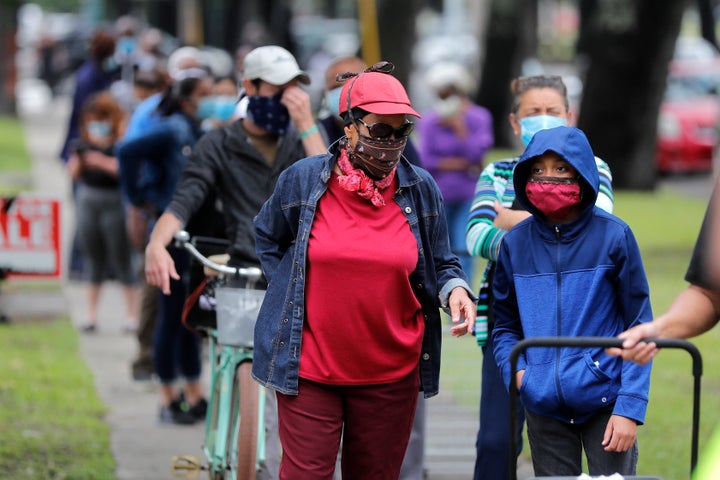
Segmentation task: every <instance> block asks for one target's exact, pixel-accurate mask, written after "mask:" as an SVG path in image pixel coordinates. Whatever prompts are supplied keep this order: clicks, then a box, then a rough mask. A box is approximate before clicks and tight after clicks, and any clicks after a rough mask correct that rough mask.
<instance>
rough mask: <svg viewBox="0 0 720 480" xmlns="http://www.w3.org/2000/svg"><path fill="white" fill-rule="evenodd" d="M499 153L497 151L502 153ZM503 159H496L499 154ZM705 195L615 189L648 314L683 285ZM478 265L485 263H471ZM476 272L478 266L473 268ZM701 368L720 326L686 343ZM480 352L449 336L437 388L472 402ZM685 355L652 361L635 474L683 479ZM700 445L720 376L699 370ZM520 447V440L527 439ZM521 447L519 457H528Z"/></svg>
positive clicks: (713, 419) (686, 462) (711, 358)
mask: <svg viewBox="0 0 720 480" xmlns="http://www.w3.org/2000/svg"><path fill="white" fill-rule="evenodd" d="M503 155H504V154H503ZM499 158H502V157H499ZM706 204H707V203H706V200H703V199H691V198H686V197H683V196H679V195H677V194H675V193H673V192H670V191H666V190H659V191H658V192H655V193H648V192H616V196H615V214H616V215H618V216H619V217H620V218H622V219H623V220H625V221H626V222H627V223H628V224H629V225H630V227H631V228H632V230H633V232H634V234H635V236H636V238H637V240H638V243H639V245H640V250H641V253H642V257H643V263H644V266H645V270H646V273H647V276H648V282H649V284H650V294H651V302H652V307H653V312H654V313H655V314H656V315H658V314H660V313H662V312H664V311H665V310H666V309H667V307H668V306H669V305H670V302H671V301H672V300H673V299H674V297H675V295H677V293H678V292H680V291H681V290H682V289H683V288H685V287H686V286H687V283H686V282H685V281H684V280H683V277H684V274H685V270H686V268H687V264H688V261H689V260H690V254H691V252H692V246H693V245H694V243H695V239H696V237H697V234H698V230H699V228H700V223H701V221H702V216H703V214H704V211H705V206H706ZM477 267H478V269H482V268H483V267H484V262H483V261H479V262H478V263H477ZM479 271H480V270H479ZM691 341H692V342H693V343H695V344H696V345H697V346H698V348H699V349H700V351H701V353H702V355H703V362H704V364H705V365H706V366H711V365H716V364H718V362H720V329H719V328H716V329H714V330H712V331H710V332H708V333H706V334H704V335H702V336H700V337H697V338H695V339H692V340H691ZM481 361H482V352H481V351H480V349H479V348H478V347H477V346H476V345H475V340H474V339H473V338H469V337H467V338H461V339H456V338H453V337H450V336H449V335H448V336H447V338H445V339H444V342H443V360H442V365H443V369H442V373H441V388H443V389H444V390H445V389H449V390H450V391H451V392H452V393H453V395H454V396H455V398H456V399H457V401H458V402H459V403H461V404H463V405H468V406H473V407H477V406H478V405H479V391H480V390H479V389H480V365H481ZM690 365H691V362H690V357H689V355H688V354H687V353H686V352H684V351H674V350H668V351H664V352H662V354H661V355H659V356H658V358H657V359H656V360H655V364H654V368H653V374H652V381H651V389H650V403H649V406H648V413H647V419H646V424H645V425H644V426H642V427H640V428H639V434H638V437H639V445H640V460H639V464H638V473H639V474H645V475H658V476H660V477H662V478H668V479H683V478H689V469H690V438H691V433H690V431H691V425H692V423H691V420H692V416H691V412H692V374H691V368H690ZM702 390H703V391H702V400H701V405H702V410H701V416H700V420H701V428H700V449H701V451H702V447H703V446H704V445H705V443H706V442H707V440H708V438H709V436H710V433H711V432H712V430H713V428H715V426H716V425H718V424H719V422H720V412H718V410H717V408H715V406H716V405H717V400H716V399H717V396H718V394H719V393H720V374H718V373H716V372H715V370H714V369H712V368H706V369H705V372H704V376H703V380H702ZM526 445H527V443H526ZM527 454H528V451H527V449H526V450H525V451H524V452H523V455H527Z"/></svg>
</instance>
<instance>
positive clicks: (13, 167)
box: [0, 116, 30, 172]
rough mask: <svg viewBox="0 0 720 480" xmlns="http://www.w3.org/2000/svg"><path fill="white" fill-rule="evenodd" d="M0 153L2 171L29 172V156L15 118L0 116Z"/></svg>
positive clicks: (19, 126) (20, 127) (21, 130)
mask: <svg viewBox="0 0 720 480" xmlns="http://www.w3.org/2000/svg"><path fill="white" fill-rule="evenodd" d="M0 152H2V162H1V163H2V170H3V171H8V172H27V171H29V170H30V156H29V155H28V153H27V149H26V147H25V135H24V134H23V129H22V125H21V124H20V121H19V120H18V119H17V118H15V117H8V116H0Z"/></svg>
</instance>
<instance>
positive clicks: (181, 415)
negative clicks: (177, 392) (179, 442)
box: [159, 400, 196, 425]
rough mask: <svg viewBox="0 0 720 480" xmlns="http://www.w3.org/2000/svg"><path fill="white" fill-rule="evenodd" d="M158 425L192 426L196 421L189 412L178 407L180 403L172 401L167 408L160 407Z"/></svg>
mask: <svg viewBox="0 0 720 480" xmlns="http://www.w3.org/2000/svg"><path fill="white" fill-rule="evenodd" d="M159 420H160V423H174V424H176V425H192V424H193V423H195V421H196V419H195V416H193V415H192V414H191V413H190V412H186V411H185V410H183V409H182V407H181V406H180V402H178V401H177V400H174V401H172V402H170V405H168V406H167V407H160V416H159Z"/></svg>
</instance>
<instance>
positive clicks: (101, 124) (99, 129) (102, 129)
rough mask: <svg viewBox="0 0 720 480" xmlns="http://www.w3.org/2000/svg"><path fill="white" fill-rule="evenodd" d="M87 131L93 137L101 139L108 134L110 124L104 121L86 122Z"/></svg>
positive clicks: (110, 127) (110, 130)
mask: <svg viewBox="0 0 720 480" xmlns="http://www.w3.org/2000/svg"><path fill="white" fill-rule="evenodd" d="M87 132H88V135H90V136H91V137H93V138H96V139H102V138H106V137H109V136H110V133H112V125H110V122H105V121H90V122H88V124H87Z"/></svg>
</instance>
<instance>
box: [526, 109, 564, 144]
mask: <svg viewBox="0 0 720 480" xmlns="http://www.w3.org/2000/svg"><path fill="white" fill-rule="evenodd" d="M564 125H567V119H565V118H562V117H553V116H552V115H535V116H533V117H525V118H521V119H520V137H521V138H522V142H523V145H525V146H526V147H527V146H528V144H529V143H530V140H532V137H533V135H535V134H536V133H537V132H539V131H540V130H545V129H548V128H555V127H562V126H564Z"/></svg>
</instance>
